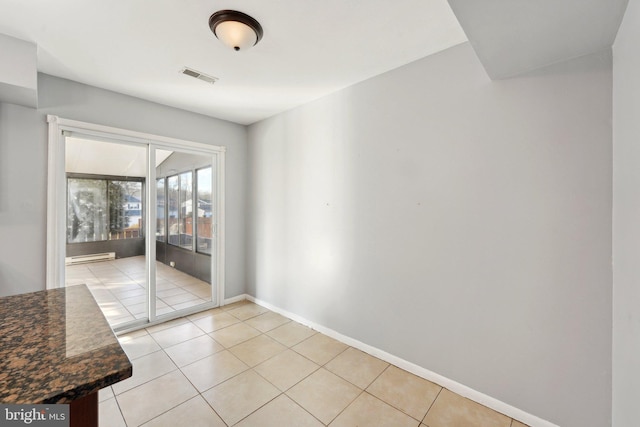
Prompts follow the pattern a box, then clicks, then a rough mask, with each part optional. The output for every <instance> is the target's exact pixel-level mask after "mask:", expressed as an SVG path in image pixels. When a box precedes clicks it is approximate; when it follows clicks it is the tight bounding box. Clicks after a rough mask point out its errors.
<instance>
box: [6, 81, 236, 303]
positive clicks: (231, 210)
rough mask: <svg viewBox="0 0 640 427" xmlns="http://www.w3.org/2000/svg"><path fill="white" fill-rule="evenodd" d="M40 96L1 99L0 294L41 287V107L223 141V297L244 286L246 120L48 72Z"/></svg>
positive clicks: (44, 131)
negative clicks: (34, 101) (33, 103)
mask: <svg viewBox="0 0 640 427" xmlns="http://www.w3.org/2000/svg"><path fill="white" fill-rule="evenodd" d="M38 96H39V109H38V110H35V109H32V108H23V107H18V106H15V105H11V104H0V240H1V241H2V245H0V296H3V295H10V294H16V293H21V292H29V291H36V290H42V289H44V287H45V243H46V188H47V186H46V177H47V123H46V114H55V115H58V116H60V117H64V118H67V119H74V120H80V121H86V122H91V123H97V124H101V125H107V126H113V127H119V128H124V129H130V130H135V131H140V132H146V133H152V134H156V135H162V136H167V137H174V138H180V139H186V140H191V141H196V142H201V143H208V144H214V145H223V146H226V147H227V153H226V177H225V179H226V230H225V231H226V266H225V273H226V297H227V298H230V297H233V296H236V295H241V294H244V292H245V259H244V253H245V248H244V242H245V209H246V208H245V202H246V193H245V187H246V174H247V172H246V155H247V153H246V151H247V150H246V145H247V144H246V128H245V127H244V126H241V125H237V124H234V123H230V122H226V121H223V120H218V119H214V118H211V117H207V116H203V115H199V114H195V113H191V112H187V111H184V110H179V109H176V108H172V107H167V106H163V105H160V104H155V103H152V102H148V101H144V100H141V99H139V98H134V97H131V96H126V95H122V94H118V93H115V92H110V91H107V90H103V89H98V88H95V87H91V86H87V85H83V84H80V83H76V82H72V81H69V80H64V79H59V78H56V77H52V76H48V75H46V74H39V75H38ZM60 197H65V196H64V195H60Z"/></svg>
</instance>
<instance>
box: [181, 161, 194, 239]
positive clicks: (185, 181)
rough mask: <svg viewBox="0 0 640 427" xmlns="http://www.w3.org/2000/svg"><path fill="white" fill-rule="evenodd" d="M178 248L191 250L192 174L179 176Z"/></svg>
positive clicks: (186, 173)
mask: <svg viewBox="0 0 640 427" xmlns="http://www.w3.org/2000/svg"><path fill="white" fill-rule="evenodd" d="M180 246H181V247H183V248H185V249H189V250H192V249H193V173H192V172H185V173H181V174H180Z"/></svg>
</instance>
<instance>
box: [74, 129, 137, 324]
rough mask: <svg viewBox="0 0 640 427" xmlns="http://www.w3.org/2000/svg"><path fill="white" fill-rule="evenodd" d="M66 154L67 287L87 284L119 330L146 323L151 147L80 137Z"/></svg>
mask: <svg viewBox="0 0 640 427" xmlns="http://www.w3.org/2000/svg"><path fill="white" fill-rule="evenodd" d="M65 154H66V159H65V171H66V175H67V180H66V182H67V192H66V193H67V194H66V196H67V210H66V217H67V221H66V222H67V230H66V231H67V232H66V237H67V242H66V260H65V261H66V262H65V286H74V285H80V284H86V285H87V287H88V288H89V290H90V291H91V293H92V294H93V296H94V298H95V299H96V301H97V303H98V305H99V306H100V308H101V309H102V312H103V313H104V315H105V317H106V318H107V320H108V322H109V324H110V325H111V327H112V328H114V329H120V328H126V327H130V326H132V325H135V324H139V323H146V322H147V321H148V306H147V305H148V297H147V295H148V291H147V289H148V286H147V274H146V253H145V252H146V251H145V229H146V227H145V223H144V211H145V209H146V207H145V202H144V200H145V188H146V186H145V184H146V158H147V148H146V145H135V144H126V143H117V142H112V141H106V140H98V139H95V138H92V137H84V136H81V135H76V136H69V137H66V138H65Z"/></svg>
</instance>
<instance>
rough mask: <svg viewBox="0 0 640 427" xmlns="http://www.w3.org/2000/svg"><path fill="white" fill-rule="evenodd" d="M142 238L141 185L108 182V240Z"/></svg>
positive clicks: (126, 182)
mask: <svg viewBox="0 0 640 427" xmlns="http://www.w3.org/2000/svg"><path fill="white" fill-rule="evenodd" d="M140 237H142V183H141V182H136V181H109V240H119V239H135V238H140Z"/></svg>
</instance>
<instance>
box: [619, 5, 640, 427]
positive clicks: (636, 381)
mask: <svg viewBox="0 0 640 427" xmlns="http://www.w3.org/2000/svg"><path fill="white" fill-rule="evenodd" d="M638 40H640V4H639V3H638V1H634V0H632V1H630V2H629V4H628V7H627V12H626V14H625V16H624V20H623V22H622V26H621V27H620V31H619V32H618V37H617V38H616V41H615V44H614V48H613V266H614V268H613V425H614V426H616V427H626V426H635V425H638V423H639V422H640V421H638V420H640V405H639V404H638V396H640V365H638V357H639V355H640V259H639V255H640V78H639V77H640V46H639V45H638Z"/></svg>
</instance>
